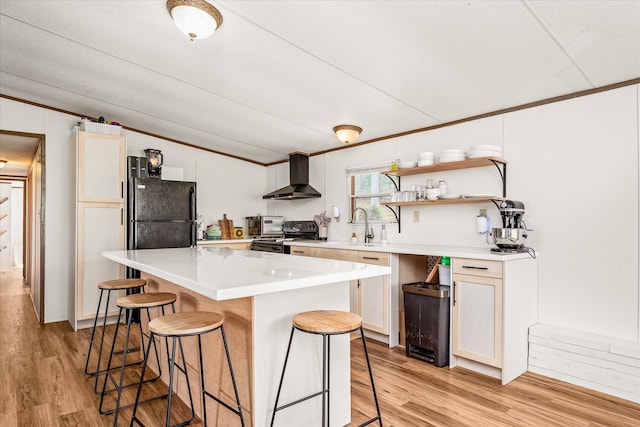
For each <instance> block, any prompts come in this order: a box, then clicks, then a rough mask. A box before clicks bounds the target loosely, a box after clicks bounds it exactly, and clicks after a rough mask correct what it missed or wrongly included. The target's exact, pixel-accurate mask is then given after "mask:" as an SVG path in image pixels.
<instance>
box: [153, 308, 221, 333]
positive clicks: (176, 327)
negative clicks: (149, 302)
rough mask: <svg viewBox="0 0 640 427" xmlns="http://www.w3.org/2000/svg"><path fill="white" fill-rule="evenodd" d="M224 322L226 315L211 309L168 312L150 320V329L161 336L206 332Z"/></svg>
mask: <svg viewBox="0 0 640 427" xmlns="http://www.w3.org/2000/svg"><path fill="white" fill-rule="evenodd" d="M223 323H224V316H223V315H222V314H219V313H213V312H209V311H190V312H183V313H175V314H167V315H166V316H162V317H156V318H155V319H153V320H152V321H151V322H149V331H151V332H153V333H154V334H156V335H160V336H164V337H167V336H171V335H178V336H187V335H196V334H206V333H207V332H211V331H213V330H215V329H217V328H219V327H220V326H222V324H223Z"/></svg>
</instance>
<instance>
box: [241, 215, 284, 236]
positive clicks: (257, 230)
mask: <svg viewBox="0 0 640 427" xmlns="http://www.w3.org/2000/svg"><path fill="white" fill-rule="evenodd" d="M245 220H246V222H247V227H246V228H247V237H248V238H250V239H254V238H269V237H271V238H277V237H282V235H283V234H284V233H283V231H282V225H283V223H284V217H283V216H265V215H257V216H248V217H246V218H245Z"/></svg>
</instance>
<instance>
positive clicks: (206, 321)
mask: <svg viewBox="0 0 640 427" xmlns="http://www.w3.org/2000/svg"><path fill="white" fill-rule="evenodd" d="M217 329H219V330H220V333H221V335H222V342H223V343H224V351H225V353H226V356H227V365H228V366H229V373H230V374H231V382H232V384H233V391H234V393H235V397H236V402H235V404H236V408H232V407H231V406H230V405H228V404H227V403H225V402H223V401H222V400H220V399H219V398H218V397H216V396H214V395H213V394H211V393H209V392H208V391H207V390H206V387H205V384H204V367H203V363H202V338H201V337H202V335H203V334H206V333H209V332H213V331H215V330H217ZM149 332H150V339H151V341H150V342H149V344H147V349H146V351H145V356H144V363H143V365H142V376H141V377H140V378H141V379H142V378H143V377H144V371H145V369H146V367H147V362H148V360H149V350H150V349H151V344H150V343H151V342H152V341H153V338H154V336H159V337H165V338H171V340H172V347H171V353H169V352H168V351H167V357H168V358H169V360H168V362H169V391H168V393H167V394H168V397H167V416H166V426H167V427H168V426H169V425H170V417H171V397H172V396H171V394H172V391H173V373H174V368H175V367H176V366H177V367H178V370H180V371H181V372H182V373H183V374H184V376H185V379H186V384H187V389H188V391H189V404H190V406H191V418H190V419H189V420H187V421H183V422H182V423H179V424H177V425H181V426H184V425H188V424H190V423H191V421H193V419H194V418H195V410H194V408H193V397H192V395H191V384H190V383H189V374H188V372H187V366H186V363H187V362H186V360H185V358H184V351H183V348H182V338H184V337H189V336H197V337H198V360H199V367H200V381H201V385H202V391H201V393H202V396H201V399H202V400H201V401H202V413H203V419H204V425H205V426H206V425H207V405H206V398H207V397H210V398H212V399H213V400H215V401H216V402H218V403H219V404H220V405H222V406H223V407H225V408H227V409H228V410H229V411H231V412H233V413H234V414H236V415H237V416H238V417H240V423H241V424H242V426H243V427H244V417H243V415H242V407H241V406H240V397H239V395H238V387H237V386H236V379H235V376H234V374H233V367H232V366H231V357H230V356H229V347H228V345H227V338H226V335H225V332H224V316H222V315H221V314H219V313H212V312H207V311H191V312H183V313H175V314H168V315H166V316H162V317H157V318H155V319H153V320H152V321H151V322H149ZM176 341H177V342H178V344H179V345H180V352H181V354H180V356H181V358H182V366H180V365H176ZM142 385H143V382H142V380H141V381H140V384H139V385H138V394H137V396H136V401H135V403H134V406H133V414H132V415H131V424H130V425H131V426H133V424H134V423H136V424H138V425H143V424H142V422H140V420H139V419H138V418H136V411H137V409H138V404H139V403H142V402H139V400H140V392H141V390H142ZM161 397H164V396H161Z"/></svg>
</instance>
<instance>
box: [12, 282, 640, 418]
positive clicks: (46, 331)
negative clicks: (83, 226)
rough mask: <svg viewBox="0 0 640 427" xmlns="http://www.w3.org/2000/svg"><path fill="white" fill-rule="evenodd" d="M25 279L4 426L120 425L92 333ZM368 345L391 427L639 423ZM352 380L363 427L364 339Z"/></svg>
mask: <svg viewBox="0 0 640 427" xmlns="http://www.w3.org/2000/svg"><path fill="white" fill-rule="evenodd" d="M20 274H21V273H20V271H19V270H14V271H12V272H4V273H0V322H1V323H2V325H4V326H3V327H2V328H0V426H2V427H4V426H7V427H16V426H20V427H23V426H29V427H32V426H43V427H44V426H46V427H51V426H54V427H55V426H109V425H112V424H113V416H101V415H99V413H98V409H97V408H98V402H99V399H98V398H97V396H96V395H95V394H94V393H93V390H92V388H93V380H91V379H89V378H87V377H86V376H85V375H84V373H83V369H84V361H85V355H86V351H87V345H88V337H89V336H88V333H87V330H84V331H79V332H74V331H73V329H72V328H71V327H70V325H69V324H68V323H67V322H59V323H53V324H46V325H40V324H38V322H37V320H36V317H35V314H34V310H33V305H32V304H31V299H30V297H29V295H28V290H27V289H26V288H25V287H24V286H23V285H22V281H21V279H20ZM368 343H369V352H370V357H371V360H372V364H373V369H374V374H375V381H376V387H377V389H378V390H377V391H378V398H379V400H380V407H381V411H382V418H383V422H384V425H385V426H389V427H391V426H393V427H412V426H447V427H449V426H469V427H471V426H473V427H479V426H491V427H493V426H536V427H537V426H593V427H596V426H598V427H600V426H611V427H624V426H629V427H630V426H635V427H638V426H640V405H639V404H634V403H631V402H629V401H626V400H622V399H617V398H614V397H611V396H608V395H604V394H600V393H597V392H593V391H590V390H587V389H584V388H581V387H576V386H572V385H569V384H566V383H563V382H560V381H555V380H552V379H549V378H546V377H543V376H539V375H535V374H530V373H527V374H525V375H523V376H522V377H520V378H518V379H517V380H515V381H513V382H511V383H510V384H508V385H507V386H501V385H500V382H499V381H498V380H494V379H490V378H488V377H485V376H482V375H479V374H476V373H473V372H471V371H467V370H464V369H452V370H450V369H448V368H435V367H434V366H432V365H430V364H427V363H424V362H422V361H420V360H416V359H408V358H406V357H405V356H404V351H403V350H401V349H388V348H386V347H385V346H383V345H380V344H377V343H375V342H372V341H369V342H368ZM352 375H353V381H352V383H353V387H352V407H353V411H352V419H353V423H352V425H354V426H355V425H358V424H359V423H361V422H363V421H364V420H366V419H367V418H368V417H369V416H371V415H372V414H373V411H374V408H373V404H372V397H371V392H370V389H369V388H368V384H369V378H368V374H367V372H366V366H365V365H364V363H363V361H362V347H361V343H360V341H358V340H354V341H353V342H352ZM145 412H146V415H147V417H150V418H149V419H148V420H149V423H148V424H147V425H150V426H158V425H164V419H163V413H162V409H158V410H155V411H153V410H148V411H145ZM129 415H130V412H127V411H125V412H124V413H123V416H122V419H121V420H120V422H119V423H118V424H119V425H128V422H129ZM193 425H195V426H202V423H201V422H200V421H199V420H197V422H196V423H194V424H193ZM373 425H376V424H373ZM224 427H233V426H224ZM286 427H297V426H286Z"/></svg>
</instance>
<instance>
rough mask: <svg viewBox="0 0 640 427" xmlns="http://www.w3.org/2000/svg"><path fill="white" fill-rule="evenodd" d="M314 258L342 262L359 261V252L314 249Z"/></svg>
mask: <svg viewBox="0 0 640 427" xmlns="http://www.w3.org/2000/svg"><path fill="white" fill-rule="evenodd" d="M313 256H314V257H316V258H328V259H337V260H341V261H351V262H356V261H358V252H357V251H350V250H346V249H330V248H314V251H313Z"/></svg>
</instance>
